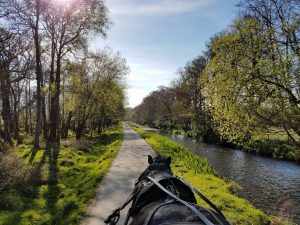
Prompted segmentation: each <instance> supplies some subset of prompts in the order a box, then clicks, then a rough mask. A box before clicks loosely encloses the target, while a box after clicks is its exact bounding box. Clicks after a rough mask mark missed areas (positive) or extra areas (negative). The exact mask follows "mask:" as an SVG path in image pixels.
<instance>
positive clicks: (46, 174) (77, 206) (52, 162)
mask: <svg viewBox="0 0 300 225" xmlns="http://www.w3.org/2000/svg"><path fill="white" fill-rule="evenodd" d="M122 137H123V128H122V127H121V125H120V126H118V127H116V128H114V129H112V130H110V131H107V132H105V133H103V134H102V135H101V136H100V137H94V138H85V139H83V140H82V141H76V140H74V139H71V140H66V141H63V142H62V147H61V151H60V153H59V157H58V158H57V160H56V159H55V158H53V157H51V154H50V155H48V154H45V151H44V150H39V151H38V152H37V154H36V155H35V158H34V160H33V161H32V163H31V164H30V163H29V160H30V156H31V149H30V145H27V144H23V145H20V146H18V147H17V148H16V150H15V153H16V154H17V155H18V156H19V157H21V158H23V162H24V164H25V168H27V169H28V173H29V174H30V176H29V177H30V178H29V179H28V181H27V182H26V183H25V184H23V185H20V186H19V187H17V188H15V189H13V190H10V191H6V192H5V193H1V194H0V224H1V225H17V224H22V225H48V224H49V225H50V224H53V225H54V224H55V225H56V224H57V225H58V224H72V225H73V224H79V222H80V219H81V218H82V215H83V214H84V212H85V211H86V209H87V206H88V203H89V200H90V199H92V198H93V196H94V195H95V190H96V187H97V184H98V183H99V182H100V181H101V179H102V178H103V176H104V174H105V172H106V171H107V170H108V168H109V167H110V164H111V162H112V160H113V159H114V158H115V156H116V155H117V153H118V150H119V148H120V145H121V141H122Z"/></svg>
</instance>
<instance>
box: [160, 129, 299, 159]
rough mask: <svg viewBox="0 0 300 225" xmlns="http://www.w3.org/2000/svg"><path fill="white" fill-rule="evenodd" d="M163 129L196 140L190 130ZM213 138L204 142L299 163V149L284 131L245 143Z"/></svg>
mask: <svg viewBox="0 0 300 225" xmlns="http://www.w3.org/2000/svg"><path fill="white" fill-rule="evenodd" d="M163 131H166V132H171V133H174V134H178V135H183V136H187V137H189V138H193V139H195V140H197V137H196V135H194V134H193V133H192V132H188V133H185V132H184V131H183V130H163ZM213 140H214V141H210V142H205V141H204V142H205V143H207V144H217V145H220V146H223V147H229V148H236V149H240V150H242V151H245V152H250V153H254V154H257V155H263V156H267V157H271V158H274V159H283V160H289V161H293V162H296V163H300V149H299V148H297V147H296V146H293V145H292V144H290V143H289V141H288V137H287V135H285V134H284V132H278V133H277V134H276V133H275V134H274V133H272V134H265V135H264V136H261V137H259V138H258V139H257V140H254V141H253V140H252V141H248V142H245V143H231V142H228V141H224V140H223V141H222V140H218V138H214V139H213Z"/></svg>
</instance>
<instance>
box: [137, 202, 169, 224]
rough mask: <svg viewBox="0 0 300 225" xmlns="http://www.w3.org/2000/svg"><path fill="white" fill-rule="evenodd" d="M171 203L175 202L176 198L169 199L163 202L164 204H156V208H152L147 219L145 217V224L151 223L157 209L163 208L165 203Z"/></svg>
mask: <svg viewBox="0 0 300 225" xmlns="http://www.w3.org/2000/svg"><path fill="white" fill-rule="evenodd" d="M171 203H174V200H172V201H168V202H164V203H162V204H160V205H158V206H156V207H155V208H154V209H152V210H151V212H150V213H149V214H148V216H147V217H146V219H145V221H144V224H143V225H148V224H149V222H150V220H151V218H152V217H153V215H154V214H155V213H156V211H157V210H158V209H159V208H161V207H163V206H165V205H169V204H171Z"/></svg>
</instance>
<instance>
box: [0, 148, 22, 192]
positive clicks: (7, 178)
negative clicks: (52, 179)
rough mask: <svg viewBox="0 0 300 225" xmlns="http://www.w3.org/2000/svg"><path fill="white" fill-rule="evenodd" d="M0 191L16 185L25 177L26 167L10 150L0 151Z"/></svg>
mask: <svg viewBox="0 0 300 225" xmlns="http://www.w3.org/2000/svg"><path fill="white" fill-rule="evenodd" d="M0 154H1V156H0V192H1V191H4V190H8V189H11V188H14V187H16V186H17V185H18V184H22V183H24V182H25V181H26V179H27V167H26V166H25V165H24V164H23V160H21V159H19V158H18V157H17V156H16V155H15V154H14V153H13V152H11V151H10V150H9V151H7V152H5V153H3V152H2V153H0Z"/></svg>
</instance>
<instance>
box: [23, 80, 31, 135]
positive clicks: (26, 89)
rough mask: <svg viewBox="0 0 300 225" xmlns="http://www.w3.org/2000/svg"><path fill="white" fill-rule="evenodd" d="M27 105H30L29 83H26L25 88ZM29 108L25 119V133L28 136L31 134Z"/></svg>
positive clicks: (26, 110)
mask: <svg viewBox="0 0 300 225" xmlns="http://www.w3.org/2000/svg"><path fill="white" fill-rule="evenodd" d="M25 103H26V104H28V103H29V100H28V82H27V81H26V86H25ZM29 108H30V106H29V107H28V108H26V109H25V118H24V124H25V132H26V133H27V134H28V133H29V121H28V120H29Z"/></svg>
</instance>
